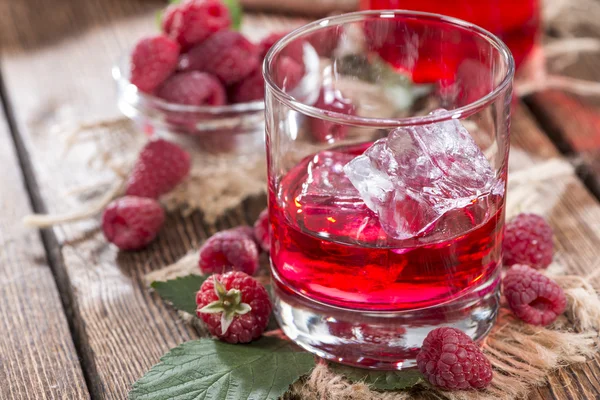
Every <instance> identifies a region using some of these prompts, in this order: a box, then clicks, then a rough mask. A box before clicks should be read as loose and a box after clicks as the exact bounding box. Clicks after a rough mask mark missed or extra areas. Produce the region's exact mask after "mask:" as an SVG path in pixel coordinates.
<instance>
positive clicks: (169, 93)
mask: <svg viewBox="0 0 600 400" xmlns="http://www.w3.org/2000/svg"><path fill="white" fill-rule="evenodd" d="M156 95H157V96H158V97H160V98H161V99H163V100H166V101H168V102H170V103H177V104H186V105H191V106H203V105H207V106H221V105H223V104H225V103H227V95H226V93H225V88H224V87H223V85H222V84H221V82H220V81H219V80H218V79H217V78H216V77H214V76H212V75H210V74H207V73H204V72H199V71H188V72H182V73H179V74H175V75H173V76H171V77H170V78H168V79H167V80H166V81H165V82H164V83H163V84H162V85H161V86H160V87H159V88H158V90H157V91H156Z"/></svg>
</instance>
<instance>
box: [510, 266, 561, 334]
mask: <svg viewBox="0 0 600 400" xmlns="http://www.w3.org/2000/svg"><path fill="white" fill-rule="evenodd" d="M502 285H503V286H504V297H505V298H506V302H507V303H508V307H509V308H510V309H511V310H512V312H513V313H514V314H515V315H516V316H517V317H518V318H520V319H522V320H523V321H525V322H527V323H528V324H532V325H548V324H550V323H552V322H553V321H554V320H555V319H556V317H558V316H559V315H560V314H562V313H563V312H564V311H565V308H566V307H567V298H566V297H565V293H564V292H563V290H562V288H561V287H560V286H558V284H557V283H556V282H555V281H553V280H552V279H550V278H548V277H547V276H544V275H542V274H541V273H539V272H538V271H536V270H535V269H533V268H531V267H529V266H527V265H513V266H512V267H511V268H510V269H509V270H508V272H507V273H506V276H505V277H504V280H503V281H502Z"/></svg>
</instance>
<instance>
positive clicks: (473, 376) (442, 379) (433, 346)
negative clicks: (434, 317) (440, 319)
mask: <svg viewBox="0 0 600 400" xmlns="http://www.w3.org/2000/svg"><path fill="white" fill-rule="evenodd" d="M417 366H418V367H419V371H421V373H422V374H423V375H425V377H426V378H427V380H428V381H429V382H430V383H431V384H432V385H435V386H439V387H441V388H442V389H447V390H450V389H454V390H456V389H459V390H466V389H482V388H484V387H486V386H488V385H489V384H490V382H491V381H492V365H491V364H490V361H489V360H488V359H487V358H486V357H485V355H484V354H483V353H482V352H481V350H480V349H479V347H477V345H476V344H475V343H474V342H473V341H472V340H471V338H470V337H468V336H467V335H466V334H465V333H463V332H462V331H460V330H458V329H456V328H449V327H443V328H437V329H434V330H432V331H431V332H429V334H428V335H427V337H426V338H425V340H424V341H423V345H422V346H421V351H420V352H419V354H418V355H417Z"/></svg>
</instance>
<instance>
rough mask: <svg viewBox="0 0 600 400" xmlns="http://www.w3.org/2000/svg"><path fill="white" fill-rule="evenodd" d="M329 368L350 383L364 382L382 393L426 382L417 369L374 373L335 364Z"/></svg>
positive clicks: (331, 364)
mask: <svg viewBox="0 0 600 400" xmlns="http://www.w3.org/2000/svg"><path fill="white" fill-rule="evenodd" d="M329 368H330V369H331V370H332V371H334V372H336V373H338V374H340V375H344V376H345V377H346V379H348V380H349V381H350V382H364V383H366V384H367V385H369V386H371V388H372V389H375V390H380V391H387V390H400V389H408V388H411V387H413V386H415V385H418V384H419V383H422V382H424V379H423V375H422V374H421V373H420V372H419V371H418V370H416V369H408V370H404V371H372V370H367V369H361V368H353V367H348V366H346V365H341V364H334V363H330V364H329Z"/></svg>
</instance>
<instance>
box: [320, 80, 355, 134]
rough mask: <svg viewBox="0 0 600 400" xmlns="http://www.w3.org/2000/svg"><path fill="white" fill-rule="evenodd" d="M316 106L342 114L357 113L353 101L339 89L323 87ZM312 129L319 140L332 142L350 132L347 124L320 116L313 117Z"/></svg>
mask: <svg viewBox="0 0 600 400" xmlns="http://www.w3.org/2000/svg"><path fill="white" fill-rule="evenodd" d="M315 107H317V108H320V109H322V110H325V111H333V112H336V113H341V114H348V115H355V114H356V108H355V107H354V105H353V104H352V102H351V101H350V100H348V99H346V98H344V96H342V94H341V93H340V92H339V91H337V90H331V89H325V88H323V89H321V93H320V95H319V98H318V100H317V102H316V103H315ZM310 131H311V133H312V135H313V137H314V138H315V140H317V141H319V142H328V143H331V142H333V141H335V140H339V139H343V138H345V137H346V134H347V133H348V126H347V125H340V124H337V123H335V122H331V121H326V120H323V119H318V118H311V120H310Z"/></svg>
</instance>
